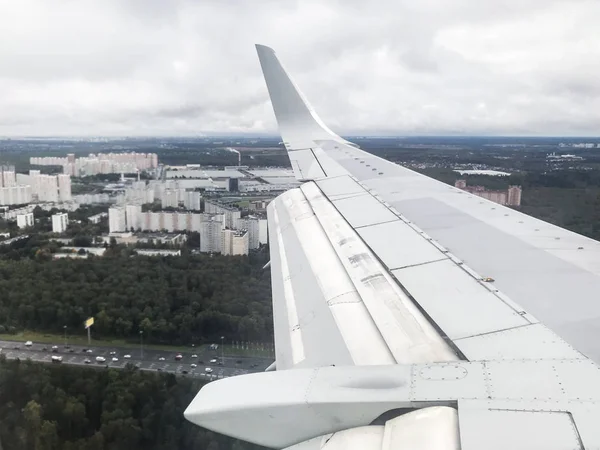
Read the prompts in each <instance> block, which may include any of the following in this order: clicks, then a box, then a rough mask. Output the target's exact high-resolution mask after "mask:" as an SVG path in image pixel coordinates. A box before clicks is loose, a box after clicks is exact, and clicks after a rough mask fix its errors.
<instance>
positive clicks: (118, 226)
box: [108, 207, 127, 233]
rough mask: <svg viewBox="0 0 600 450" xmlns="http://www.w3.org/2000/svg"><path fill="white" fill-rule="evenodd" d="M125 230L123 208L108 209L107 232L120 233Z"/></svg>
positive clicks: (125, 223)
mask: <svg viewBox="0 0 600 450" xmlns="http://www.w3.org/2000/svg"><path fill="white" fill-rule="evenodd" d="M126 230H127V219H126V214H125V208H122V207H115V208H108V231H109V232H110V233H120V232H123V231H126Z"/></svg>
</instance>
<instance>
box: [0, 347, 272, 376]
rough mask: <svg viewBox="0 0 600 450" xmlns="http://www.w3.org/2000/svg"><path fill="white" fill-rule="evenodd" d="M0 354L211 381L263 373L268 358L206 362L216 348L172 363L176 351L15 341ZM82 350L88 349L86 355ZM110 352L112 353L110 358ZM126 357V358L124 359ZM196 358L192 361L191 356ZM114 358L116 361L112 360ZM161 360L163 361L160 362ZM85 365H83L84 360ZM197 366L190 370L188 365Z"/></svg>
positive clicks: (215, 354)
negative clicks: (133, 368)
mask: <svg viewBox="0 0 600 450" xmlns="http://www.w3.org/2000/svg"><path fill="white" fill-rule="evenodd" d="M53 345H56V346H57V347H58V348H57V351H56V352H53V351H52V346H53ZM0 348H1V349H2V350H1V351H2V354H3V355H5V356H6V358H8V359H16V358H19V359H23V360H25V359H31V360H32V361H39V362H47V363H50V362H51V357H52V356H53V355H58V356H62V358H63V360H62V364H72V365H76V366H92V367H106V366H107V367H111V368H115V369H123V368H124V367H125V365H126V364H127V363H129V364H134V365H136V366H137V367H139V368H140V369H141V370H148V371H158V372H169V373H174V374H177V375H185V376H190V377H195V378H204V379H208V380H214V379H218V378H225V377H231V376H235V375H243V374H245V373H251V372H261V371H264V370H265V369H266V368H267V367H268V366H269V364H271V362H272V361H271V360H270V359H266V358H256V357H244V356H227V355H225V357H224V359H223V364H222V365H219V364H218V363H210V360H212V359H217V361H218V362H220V361H221V352H220V349H219V350H217V351H215V350H209V348H208V346H202V347H201V348H198V349H197V351H196V352H195V353H193V352H192V351H190V352H181V355H182V356H183V358H182V359H181V360H179V361H177V360H175V356H176V355H177V354H178V353H179V352H176V351H167V350H154V349H146V348H144V354H143V358H142V355H141V348H119V347H96V346H92V347H86V346H82V345H71V346H70V347H69V348H65V346H64V345H62V344H58V343H56V344H38V343H35V342H34V343H33V345H32V346H30V347H27V346H25V342H16V341H0ZM86 350H91V352H87V351H86ZM111 352H115V354H114V355H111V354H110V353H111ZM125 355H129V356H130V357H129V358H125ZM193 355H196V357H195V358H193V357H192V356H193ZM98 356H102V357H104V358H106V361H105V362H102V363H98V362H96V357H98ZM113 357H115V358H117V359H118V361H114V362H113V361H112V358H113ZM161 358H164V361H161ZM86 360H88V361H89V362H88V363H86V362H85V361H86ZM192 363H194V364H196V365H197V367H196V368H193V367H192V366H191V364H192ZM207 367H210V368H211V369H212V373H207V372H206V370H205V369H206V368H207Z"/></svg>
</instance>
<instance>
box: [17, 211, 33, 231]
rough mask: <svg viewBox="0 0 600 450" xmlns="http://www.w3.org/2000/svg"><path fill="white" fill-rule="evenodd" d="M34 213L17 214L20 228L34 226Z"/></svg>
mask: <svg viewBox="0 0 600 450" xmlns="http://www.w3.org/2000/svg"><path fill="white" fill-rule="evenodd" d="M33 221H34V219H33V213H32V212H30V213H26V214H19V215H18V216H17V226H18V227H19V228H28V227H32V226H33Z"/></svg>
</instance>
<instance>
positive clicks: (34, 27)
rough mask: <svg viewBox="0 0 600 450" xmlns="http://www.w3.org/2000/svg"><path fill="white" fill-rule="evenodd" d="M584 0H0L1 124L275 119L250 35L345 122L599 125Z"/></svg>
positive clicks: (445, 129) (591, 9) (117, 126)
mask: <svg viewBox="0 0 600 450" xmlns="http://www.w3.org/2000/svg"><path fill="white" fill-rule="evenodd" d="M599 15H600V4H599V3H598V2H597V1H594V0H568V1H564V0H488V1H485V2H483V1H482V2H476V1H472V0H455V1H451V2H449V1H447V0H421V1H419V2H415V1H414V0H379V1H376V2H364V1H360V0H343V1H342V0H325V1H319V0H303V1H279V0H257V1H252V2H247V1H242V0H229V1H217V0H203V1H196V0H173V1H169V2H165V1H162V0H128V1H120V0H103V1H102V2H97V1H92V0H77V1H74V0H57V1H55V2H52V4H51V5H50V3H49V2H45V1H43V0H20V1H19V2H3V3H0V68H1V69H0V135H22V134H131V135H135V134H142V135H147V134H187V135H189V134H198V133H200V132H202V131H212V132H215V131H216V132H227V131H233V132H235V131H257V132H264V131H268V132H275V130H276V124H275V121H274V117H273V114H272V111H271V109H270V105H269V103H268V96H267V91H266V88H265V86H264V82H263V80H262V77H261V73H260V68H259V65H258V61H257V58H256V55H255V51H254V47H253V44H254V43H257V42H258V43H263V44H267V45H271V46H273V47H275V49H276V50H277V52H278V54H279V56H280V57H281V59H282V60H283V62H284V64H285V65H286V67H287V68H288V69H289V70H290V72H292V74H293V75H294V77H295V78H296V80H297V82H298V84H299V85H300V86H301V87H302V88H303V90H304V91H305V93H306V95H307V97H308V98H309V99H310V100H311V102H312V103H313V106H314V107H315V109H316V110H317V111H318V112H319V114H320V115H321V116H322V117H323V119H324V120H325V121H326V122H327V123H329V124H331V126H332V128H334V129H335V130H337V131H339V132H360V133H368V132H369V131H373V132H378V133H380V132H390V133H397V134H412V133H415V134H422V133H425V134H436V133H472V134H481V133H489V134H512V133H518V134H557V133H559V134H560V133H564V134H579V133H585V134H598V132H599V131H600V125H599V124H600V99H599V96H600V85H599V82H598V79H597V76H596V74H597V73H598V71H599V69H600V66H599V63H597V61H600V47H599V46H598V44H597V42H598V39H597V36H598V32H597V31H596V29H597V25H596V23H595V17H598V16H599Z"/></svg>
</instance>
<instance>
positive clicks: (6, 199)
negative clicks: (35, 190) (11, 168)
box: [0, 185, 31, 205]
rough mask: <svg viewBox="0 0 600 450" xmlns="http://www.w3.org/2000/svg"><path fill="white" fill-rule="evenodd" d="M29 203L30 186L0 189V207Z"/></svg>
mask: <svg viewBox="0 0 600 450" xmlns="http://www.w3.org/2000/svg"><path fill="white" fill-rule="evenodd" d="M26 203H31V186H23V185H21V186H10V187H0V205H24V204H26Z"/></svg>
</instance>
